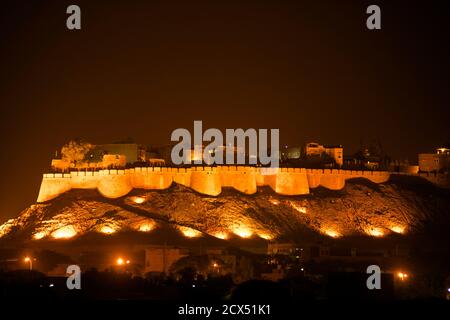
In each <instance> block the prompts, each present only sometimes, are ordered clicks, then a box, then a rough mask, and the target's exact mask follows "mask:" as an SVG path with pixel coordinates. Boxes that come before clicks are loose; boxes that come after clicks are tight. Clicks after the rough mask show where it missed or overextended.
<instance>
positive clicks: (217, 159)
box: [170, 121, 280, 168]
mask: <svg viewBox="0 0 450 320" xmlns="http://www.w3.org/2000/svg"><path fill="white" fill-rule="evenodd" d="M170 139H171V141H178V142H179V143H177V144H176V145H175V146H174V147H173V148H172V152H171V159H172V162H173V163H174V164H176V165H181V164H187V165H189V164H203V163H205V164H207V165H214V164H216V165H221V164H227V165H234V164H238V165H245V164H250V165H256V164H260V165H263V166H269V167H271V168H278V167H279V153H280V151H279V140H280V132H279V129H270V147H269V146H268V139H269V130H268V129H258V130H256V129H252V128H250V129H247V130H246V131H244V130H243V129H226V130H225V141H224V138H223V134H222V132H221V131H220V130H219V129H215V128H210V129H207V130H206V131H205V132H203V123H202V121H194V136H193V139H192V135H191V133H190V132H189V130H188V129H185V128H178V129H175V130H174V131H173V132H172V135H171V137H170ZM205 141H206V142H210V143H209V144H208V145H207V146H204V145H203V142H205ZM236 141H237V144H235V142H236ZM246 141H248V144H246ZM224 142H225V143H224Z"/></svg>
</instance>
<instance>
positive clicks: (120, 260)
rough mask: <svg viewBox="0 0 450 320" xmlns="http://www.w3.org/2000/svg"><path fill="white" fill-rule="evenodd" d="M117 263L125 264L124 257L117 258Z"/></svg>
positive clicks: (119, 264)
mask: <svg viewBox="0 0 450 320" xmlns="http://www.w3.org/2000/svg"><path fill="white" fill-rule="evenodd" d="M116 263H117V265H118V266H121V265H123V264H124V261H123V259H122V258H117V260H116Z"/></svg>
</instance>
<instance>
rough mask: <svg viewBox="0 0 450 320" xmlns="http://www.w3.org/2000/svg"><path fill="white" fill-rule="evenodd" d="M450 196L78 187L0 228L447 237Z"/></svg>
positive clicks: (423, 189) (424, 191)
mask: <svg viewBox="0 0 450 320" xmlns="http://www.w3.org/2000/svg"><path fill="white" fill-rule="evenodd" d="M449 195H450V193H449V191H448V190H445V189H440V188H437V187H435V186H434V185H432V184H430V183H428V182H427V181H425V180H423V179H420V178H413V177H392V178H391V180H390V181H389V182H387V183H385V184H373V183H371V182H368V181H367V180H364V179H354V180H350V181H348V183H347V185H346V186H345V188H344V189H342V190H340V191H331V190H327V189H324V188H317V189H313V190H312V192H311V194H309V195H304V196H281V195H277V194H275V193H274V192H273V191H271V190H270V189H268V188H267V189H266V188H262V189H259V190H258V192H257V193H256V194H254V195H244V194H241V193H239V192H237V191H235V190H231V189H230V190H226V189H225V190H224V191H223V192H222V194H221V195H220V196H217V197H212V196H205V195H201V194H198V193H196V192H194V191H192V190H191V189H189V188H185V187H182V186H180V185H173V186H172V187H170V188H169V189H168V190H163V191H149V190H133V191H132V192H131V193H130V194H129V195H127V196H125V197H122V198H119V199H107V198H104V197H102V196H101V195H100V194H99V193H98V192H97V191H94V190H72V191H69V192H66V193H64V194H62V195H61V196H59V197H58V198H56V199H53V200H51V201H49V202H46V203H43V204H35V205H32V206H30V207H29V208H27V209H25V210H24V211H23V212H22V213H21V214H20V215H19V216H18V217H17V218H15V219H11V220H9V221H7V222H6V223H4V224H3V225H2V226H0V236H1V237H2V239H1V240H2V241H7V240H13V239H15V240H17V239H20V240H23V241H33V242H39V241H46V240H53V239H62V238H70V239H76V238H79V237H80V236H81V237H82V236H85V235H87V234H91V233H95V234H97V235H102V234H104V235H105V236H106V235H108V234H119V233H122V232H127V231H131V232H142V233H146V234H149V235H151V234H152V233H154V232H157V230H158V229H160V228H162V227H169V228H171V229H173V230H174V231H175V232H176V233H178V234H179V235H180V236H182V237H186V238H196V237H212V238H217V239H235V238H252V239H255V238H260V239H265V240H272V239H279V240H299V239H308V238H314V237H316V238H317V237H327V238H330V239H332V238H345V237H349V236H355V235H363V236H368V237H388V236H390V235H395V234H401V235H404V236H405V237H408V236H412V235H416V234H425V233H429V234H433V235H436V236H443V237H448V236H447V230H448V226H449V220H450V219H449V217H450V197H449Z"/></svg>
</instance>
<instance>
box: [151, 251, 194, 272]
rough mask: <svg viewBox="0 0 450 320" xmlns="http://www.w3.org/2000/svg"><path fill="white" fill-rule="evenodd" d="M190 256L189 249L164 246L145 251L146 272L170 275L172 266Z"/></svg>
mask: <svg viewBox="0 0 450 320" xmlns="http://www.w3.org/2000/svg"><path fill="white" fill-rule="evenodd" d="M188 255H189V251H188V250H187V249H182V248H176V247H169V248H166V247H164V246H155V247H149V248H146V249H145V268H144V272H145V273H147V272H154V273H164V274H166V275H167V274H168V273H169V269H170V267H171V266H172V264H173V263H174V262H176V261H178V260H179V259H181V258H183V257H186V256H188Z"/></svg>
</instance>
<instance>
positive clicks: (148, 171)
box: [37, 166, 390, 202]
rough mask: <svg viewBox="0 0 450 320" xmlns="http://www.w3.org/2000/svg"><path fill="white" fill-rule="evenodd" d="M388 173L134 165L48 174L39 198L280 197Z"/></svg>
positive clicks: (339, 186)
mask: <svg viewBox="0 0 450 320" xmlns="http://www.w3.org/2000/svg"><path fill="white" fill-rule="evenodd" d="M389 177H390V174H389V173H387V172H368V171H348V170H334V169H333V170H331V169H303V168H279V169H270V170H266V169H264V168H263V169H261V168H255V167H247V166H218V167H193V168H188V169H185V168H157V167H155V168H153V167H150V168H133V169H126V170H100V171H95V172H81V171H80V172H71V173H70V174H56V173H55V174H53V173H49V174H44V176H43V178H42V183H41V188H40V190H39V196H38V199H37V202H45V201H48V200H51V199H54V198H56V197H57V196H59V195H60V194H62V193H64V192H67V191H69V190H71V189H97V190H98V191H99V192H100V193H101V194H102V195H103V196H105V197H107V198H120V197H123V196H125V195H127V194H128V193H129V192H130V191H131V190H132V189H135V188H139V189H146V190H164V189H167V188H169V187H170V186H171V185H172V183H173V182H175V183H178V184H181V185H183V186H186V187H190V188H192V189H193V190H195V191H197V192H199V193H202V194H206V195H210V196H217V195H219V194H220V193H221V192H222V188H223V187H232V188H234V189H235V190H237V191H239V192H242V193H244V194H254V193H256V191H257V187H261V186H269V187H271V188H272V189H273V190H274V191H275V192H276V193H279V194H282V195H302V194H308V193H309V190H310V188H316V187H319V186H323V187H325V188H328V189H331V190H340V189H342V188H343V187H344V186H345V181H346V180H348V179H352V178H365V179H368V180H370V181H372V182H375V183H383V182H386V181H388V180H389Z"/></svg>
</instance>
